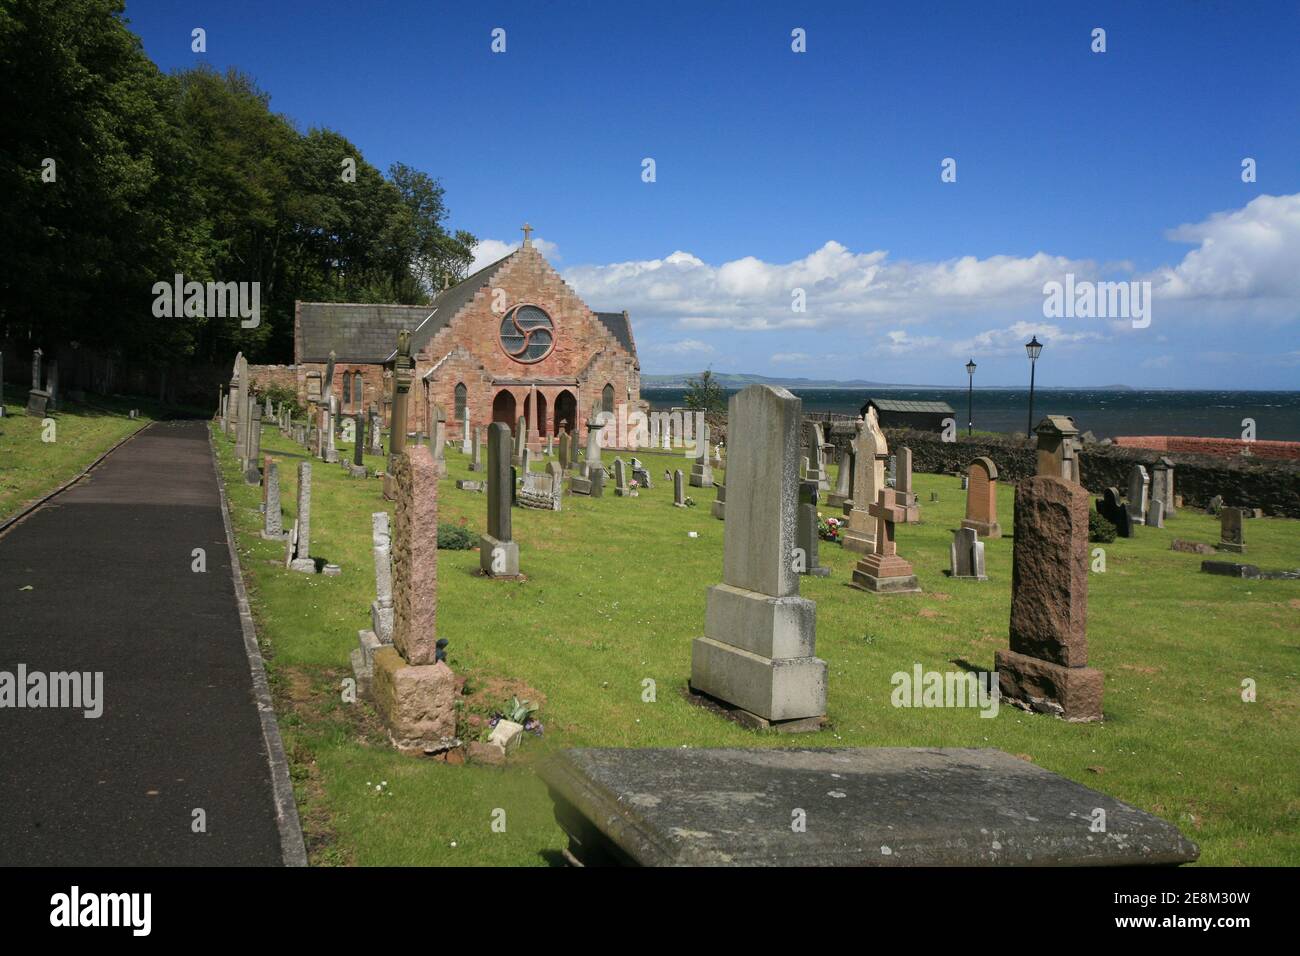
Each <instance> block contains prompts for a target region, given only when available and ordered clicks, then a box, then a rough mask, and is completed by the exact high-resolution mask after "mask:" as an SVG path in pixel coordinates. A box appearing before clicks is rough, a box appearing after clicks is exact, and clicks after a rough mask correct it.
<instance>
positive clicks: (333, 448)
mask: <svg viewBox="0 0 1300 956" xmlns="http://www.w3.org/2000/svg"><path fill="white" fill-rule="evenodd" d="M326 407H327V408H328V409H329V411H328V412H326V419H325V455H324V457H325V461H326V463H328V464H331V465H335V464H338V460H339V450H338V446H337V445H336V444H335V432H337V430H338V417H339V400H338V399H337V398H335V397H334V396H333V395H330V396H329V405H327V406H326Z"/></svg>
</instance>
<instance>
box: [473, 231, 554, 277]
mask: <svg viewBox="0 0 1300 956" xmlns="http://www.w3.org/2000/svg"><path fill="white" fill-rule="evenodd" d="M519 245H520V244H519V243H518V242H504V241H502V240H501V239H480V240H479V241H478V244H477V245H475V246H474V261H473V262H471V263H470V266H469V271H470V274H471V275H473V274H474V273H475V272H478V270H479V269H482V268H484V267H485V266H490V265H492V263H494V262H496V261H497V260H498V259H501V258H503V257H505V256H507V255H509V254H510V253H512V252H514V251H515V250H516V249H518V248H519ZM533 245H535V246H536V247H537V251H538V252H540V253H541V254H542V255H544V256H545V257H546V258H547V259H548V260H550V261H551V262H558V261H559V259H560V247H559V246H557V245H556V244H555V243H553V242H548V241H547V240H545V239H542V238H541V237H537V236H535V237H534V238H533Z"/></svg>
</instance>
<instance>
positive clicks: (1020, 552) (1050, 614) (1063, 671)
mask: <svg viewBox="0 0 1300 956" xmlns="http://www.w3.org/2000/svg"><path fill="white" fill-rule="evenodd" d="M1010 630H1011V642H1010V643H1011V648H1010V650H1005V651H1003V650H1000V651H998V652H997V654H996V662H997V671H998V680H999V684H1000V686H1001V690H1002V698H1003V699H1004V700H1006V701H1008V702H1010V703H1012V704H1015V705H1016V706H1018V707H1022V708H1024V709H1025V710H1028V711H1031V712H1037V713H1046V714H1053V715H1055V716H1057V717H1063V718H1064V719H1066V720H1069V721H1093V720H1100V719H1101V716H1102V707H1101V700H1102V672H1101V671H1099V670H1096V669H1095V668H1091V667H1088V666H1087V664H1088V493H1087V492H1086V491H1085V490H1084V489H1083V487H1082V486H1081V485H1079V484H1078V483H1076V482H1072V481H1067V480H1066V479H1064V478H1059V477H1056V476H1038V477H1035V478H1027V479H1025V480H1024V481H1022V482H1020V484H1019V485H1017V486H1016V514H1015V547H1014V549H1013V552H1012V572H1011V629H1010Z"/></svg>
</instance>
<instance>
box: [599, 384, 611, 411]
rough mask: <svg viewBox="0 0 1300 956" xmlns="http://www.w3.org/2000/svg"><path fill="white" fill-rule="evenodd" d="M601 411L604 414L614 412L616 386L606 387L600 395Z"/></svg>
mask: <svg viewBox="0 0 1300 956" xmlns="http://www.w3.org/2000/svg"><path fill="white" fill-rule="evenodd" d="M600 410H601V411H602V412H612V411H614V386H613V385H606V386H605V388H604V389H603V390H602V391H601V393H600Z"/></svg>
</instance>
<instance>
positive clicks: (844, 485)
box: [826, 445, 853, 508]
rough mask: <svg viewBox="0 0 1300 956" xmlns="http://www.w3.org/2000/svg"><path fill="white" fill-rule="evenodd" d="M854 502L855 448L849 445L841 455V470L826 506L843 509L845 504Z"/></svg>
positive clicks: (827, 498) (827, 497) (828, 496)
mask: <svg viewBox="0 0 1300 956" xmlns="http://www.w3.org/2000/svg"><path fill="white" fill-rule="evenodd" d="M852 500H853V446H852V445H849V446H848V447H847V448H845V449H844V451H843V453H841V455H840V470H839V474H838V475H837V476H836V478H835V490H834V491H832V492H831V493H830V494H829V495H827V496H826V504H827V505H829V506H830V507H832V508H843V507H844V502H846V501H852Z"/></svg>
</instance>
